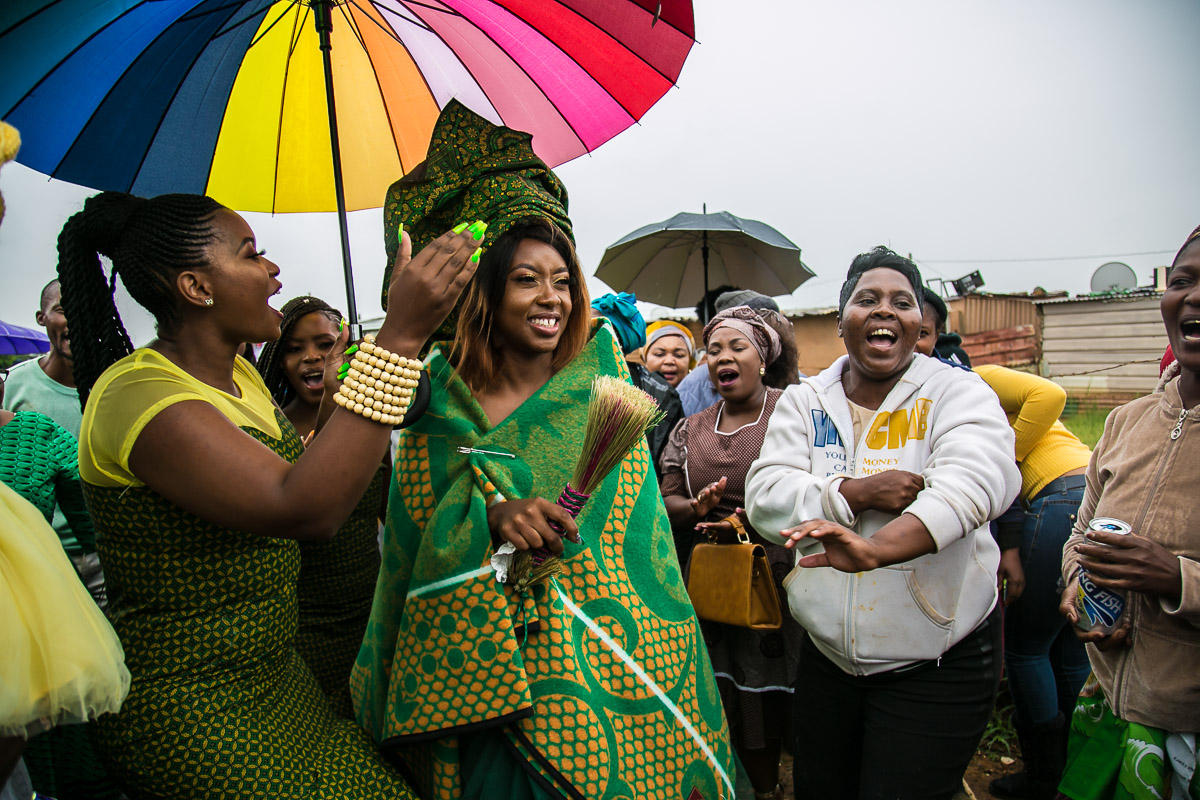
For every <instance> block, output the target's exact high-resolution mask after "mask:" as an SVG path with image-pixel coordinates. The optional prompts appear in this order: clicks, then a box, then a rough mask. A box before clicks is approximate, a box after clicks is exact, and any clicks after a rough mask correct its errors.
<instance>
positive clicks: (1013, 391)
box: [975, 366, 1091, 798]
mask: <svg viewBox="0 0 1200 800" xmlns="http://www.w3.org/2000/svg"><path fill="white" fill-rule="evenodd" d="M975 372H976V373H977V374H978V375H979V377H981V378H983V380H984V381H986V382H987V384H988V385H989V386H991V387H992V389H993V390H994V391H995V392H996V395H997V396H998V397H999V398H1000V405H1001V406H1002V407H1003V408H1004V412H1005V413H1006V414H1007V415H1008V421H1009V424H1010V425H1012V428H1013V432H1014V434H1015V435H1016V458H1017V466H1018V467H1019V468H1020V470H1021V494H1020V496H1019V498H1018V502H1019V503H1020V506H1021V509H1022V511H1023V513H1021V514H1020V517H1019V519H1018V520H1017V525H1016V526H1014V527H1016V528H1017V531H1018V532H1019V538H1017V537H1014V539H1016V540H1015V541H1012V542H1011V543H1010V542H1006V541H1004V535H1005V533H1006V531H1005V530H1004V527H1005V526H1004V525H1003V521H1004V518H1003V517H1002V518H1001V542H1000V547H1001V549H1002V550H1003V549H1004V548H1006V547H1019V551H1020V569H1021V570H1023V572H1024V578H1025V588H1024V591H1023V592H1022V593H1021V595H1020V597H1019V598H1017V599H1016V600H1013V601H1012V602H1011V604H1010V605H1009V606H1008V607H1007V609H1006V613H1005V619H1004V661H1005V663H1006V664H1007V667H1008V685H1009V688H1010V690H1011V691H1012V696H1013V705H1014V715H1013V718H1014V719H1013V721H1014V724H1015V726H1016V728H1017V735H1018V738H1019V740H1020V744H1021V753H1022V757H1023V758H1024V761H1025V769H1024V770H1023V771H1021V772H1018V773H1017V774H1015V775H1009V776H1005V777H1002V778H997V779H996V780H994V781H992V784H991V786H989V787H988V789H989V791H990V792H991V793H992V795H993V796H994V797H1000V798H1043V797H1044V798H1053V797H1054V796H1055V793H1056V787H1057V786H1058V779H1059V776H1060V775H1061V773H1062V768H1063V762H1064V758H1065V753H1064V746H1065V741H1066V736H1065V720H1066V719H1069V718H1070V716H1071V712H1072V710H1073V709H1074V707H1075V698H1076V696H1077V695H1078V694H1079V689H1080V687H1081V686H1082V685H1083V682H1084V680H1086V679H1087V675H1088V672H1089V669H1090V668H1089V666H1088V659H1087V653H1086V652H1085V650H1084V648H1083V647H1082V646H1081V644H1080V643H1079V641H1078V640H1077V639H1076V638H1075V636H1074V635H1073V634H1072V632H1071V630H1070V624H1069V623H1067V622H1066V620H1064V619H1063V617H1062V616H1060V615H1059V613H1058V603H1059V592H1058V589H1057V583H1058V576H1059V572H1060V570H1061V565H1062V551H1063V544H1064V543H1065V542H1066V540H1067V538H1068V537H1069V536H1070V535H1071V526H1072V523H1073V522H1074V520H1075V515H1076V513H1077V512H1078V511H1079V504H1080V503H1081V502H1082V501H1083V490H1084V484H1085V481H1084V470H1085V468H1086V467H1087V464H1088V459H1089V458H1091V451H1090V450H1089V449H1088V447H1087V445H1085V444H1083V442H1081V441H1079V439H1077V438H1076V437H1075V435H1074V434H1072V433H1071V432H1070V431H1068V430H1067V429H1066V427H1065V426H1064V425H1063V424H1062V422H1060V421H1059V415H1060V414H1062V411H1063V407H1064V406H1065V404H1066V401H1067V395H1066V392H1064V391H1063V389H1062V388H1061V387H1060V386H1058V384H1056V383H1054V382H1052V381H1049V380H1046V379H1045V378H1041V377H1038V376H1037V375H1030V374H1029V373H1025V372H1018V371H1016V370H1011V369H1007V368H1005V367H1000V366H978V367H975ZM1006 560H1007V559H1006ZM1010 580H1011V578H1010Z"/></svg>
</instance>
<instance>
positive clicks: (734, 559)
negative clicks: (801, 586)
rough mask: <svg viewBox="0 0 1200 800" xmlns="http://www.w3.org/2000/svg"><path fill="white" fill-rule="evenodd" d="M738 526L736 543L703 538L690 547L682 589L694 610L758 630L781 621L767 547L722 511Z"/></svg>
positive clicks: (709, 618) (711, 618)
mask: <svg viewBox="0 0 1200 800" xmlns="http://www.w3.org/2000/svg"><path fill="white" fill-rule="evenodd" d="M722 521H728V522H730V523H732V524H733V527H734V530H735V531H737V538H738V543H737V544H718V543H717V542H716V537H715V536H714V535H713V534H711V533H710V534H709V537H708V542H702V543H700V544H698V545H696V546H695V547H693V548H692V558H691V562H690V563H689V565H688V580H687V590H688V594H689V595H690V596H691V598H692V606H693V607H694V608H695V609H696V616H697V617H699V618H700V619H703V620H707V621H708V622H723V623H725V624H726V625H737V626H740V627H742V628H752V629H754V630H757V631H772V630H776V629H777V628H779V626H780V625H782V624H783V614H782V613H781V612H780V609H779V593H778V592H776V591H775V581H774V580H773V578H772V576H771V565H770V564H769V563H767V551H766V549H764V548H763V546H762V545H761V544H753V543H751V541H750V535H749V534H747V533H746V528H745V527H744V526H743V525H742V521H741V520H740V519H738V516H737V514H733V515H731V516H729V517H726V518H725V520H722Z"/></svg>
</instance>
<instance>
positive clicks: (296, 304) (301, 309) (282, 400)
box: [257, 295, 342, 408]
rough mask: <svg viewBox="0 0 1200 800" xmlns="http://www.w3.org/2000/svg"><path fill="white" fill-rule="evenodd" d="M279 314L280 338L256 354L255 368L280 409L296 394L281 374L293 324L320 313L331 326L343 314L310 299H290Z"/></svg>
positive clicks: (313, 298)
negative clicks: (327, 319) (326, 318)
mask: <svg viewBox="0 0 1200 800" xmlns="http://www.w3.org/2000/svg"><path fill="white" fill-rule="evenodd" d="M279 311H280V313H281V314H283V321H282V322H281V323H279V338H278V339H276V340H275V341H273V342H267V344H266V345H265V346H264V347H263V349H262V352H261V353H259V354H258V364H257V366H258V371H259V373H260V374H261V375H262V377H263V383H265V384H266V385H267V391H269V392H270V393H271V397H273V398H275V402H276V403H278V404H279V407H280V408H283V407H284V406H286V405H287V404H288V403H290V402H291V401H292V397H293V396H295V394H296V390H295V389H294V388H292V383H291V381H289V380H288V378H287V375H285V374H284V373H283V352H284V348H285V347H287V340H288V339H289V338H291V336H292V329H293V328H295V327H296V323H297V322H299V321H300V320H301V318H303V317H307V316H308V315H309V314H312V313H314V312H320V313H323V314H325V315H326V316H328V317H329V318H330V319H331V320H333V321H334V322H340V321H341V319H342V312H340V311H338V310H337V309H336V308H334V307H333V306H331V305H329V304H328V303H326V302H325V301H324V300H322V299H320V298H319V297H311V296H309V295H303V296H301V297H293V298H292V299H291V300H288V301H287V302H286V303H284V304H283V308H281V309H279Z"/></svg>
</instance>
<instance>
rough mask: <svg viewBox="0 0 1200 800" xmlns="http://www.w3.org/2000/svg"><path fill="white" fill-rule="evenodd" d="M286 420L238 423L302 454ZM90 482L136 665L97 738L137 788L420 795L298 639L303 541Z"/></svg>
mask: <svg viewBox="0 0 1200 800" xmlns="http://www.w3.org/2000/svg"><path fill="white" fill-rule="evenodd" d="M277 422H278V424H279V428H280V430H281V431H282V438H280V439H274V438H272V437H271V436H269V435H268V434H266V433H263V432H262V431H259V430H256V429H252V428H243V430H245V431H246V432H247V433H248V434H250V435H251V436H253V437H255V438H256V439H258V440H259V441H261V442H263V444H265V445H267V446H268V447H270V448H271V449H273V450H274V451H275V452H277V453H278V454H279V455H280V456H282V457H283V458H285V459H287V460H288V461H292V462H294V461H295V460H296V459H298V458H299V456H300V454H301V452H303V445H302V444H301V442H300V437H299V436H298V435H297V433H296V430H295V428H293V427H292V426H291V424H289V423H288V422H287V421H286V420H285V419H284V418H283V417H282V415H279V417H278V419H277ZM85 492H86V494H87V498H88V504H89V506H90V507H91V509H92V515H93V519H94V521H95V524H96V530H97V545H98V549H99V552H100V557H101V559H102V561H103V563H104V568H105V574H106V576H107V581H108V588H109V603H110V606H109V611H110V614H111V617H112V623H113V627H114V628H115V629H116V631H117V633H118V635H119V636H120V637H121V642H122V644H123V645H124V647H125V656H126V663H127V664H128V666H129V670H130V672H131V673H132V675H133V685H132V688H131V690H130V693H129V697H128V698H127V699H126V701H125V704H124V705H123V706H122V707H121V710H120V712H119V713H118V714H110V715H108V716H105V717H102V718H101V719H100V720H98V721H97V723H96V734H95V738H96V742H97V745H98V747H99V749H100V751H101V755H102V757H103V758H104V759H105V761H106V763H107V764H108V766H109V769H110V771H111V772H112V774H113V776H114V777H115V778H116V779H117V780H118V782H119V783H120V784H121V785H122V788H123V789H124V791H125V793H126V794H127V795H129V797H131V798H133V800H141V799H142V798H205V799H206V800H212V799H214V798H230V799H231V800H232V799H233V798H239V800H240V799H241V798H250V797H262V798H272V799H274V798H296V800H300V798H305V799H306V800H309V799H311V798H330V799H331V800H332V798H338V799H339V800H345V799H346V798H363V799H364V800H365V798H385V797H386V798H410V797H413V795H412V794H411V792H410V791H409V790H408V788H407V785H406V784H405V782H404V781H403V779H402V778H401V777H400V775H399V774H398V773H397V772H396V771H395V770H394V769H393V768H392V767H391V766H390V765H388V764H387V763H386V762H385V761H384V759H383V757H382V756H381V755H380V754H379V752H378V751H377V750H376V748H375V746H374V745H373V743H372V742H371V740H370V738H369V737H368V736H367V735H366V734H365V733H364V732H363V731H362V729H361V728H359V727H358V726H357V725H355V724H354V723H353V722H350V721H349V720H342V719H337V718H336V717H335V716H334V715H333V713H332V712H331V711H330V708H329V705H328V703H327V702H326V700H325V697H324V695H323V694H322V692H321V688H320V686H319V685H318V684H317V681H316V680H315V679H314V678H313V676H312V673H311V672H310V671H309V669H308V668H307V667H306V666H305V664H304V661H303V660H302V659H301V658H300V656H299V655H298V654H297V652H296V650H295V648H294V647H293V638H294V636H295V633H296V619H297V611H296V608H297V601H296V581H297V577H298V574H299V570H300V550H299V547H298V546H297V544H296V542H294V541H291V540H288V539H275V538H271V537H267V536H260V535H256V534H251V533H244V532H241V531H235V530H230V529H226V528H221V527H219V526H217V525H214V524H212V523H210V522H207V521H205V520H202V519H200V518H199V517H196V516H195V515H193V514H190V513H188V512H186V511H184V510H183V509H181V508H179V507H177V506H175V505H173V504H171V503H170V502H168V501H167V500H166V499H164V498H163V497H161V496H160V495H158V494H156V493H155V492H153V491H151V490H149V489H148V488H146V487H144V486H141V487H101V486H95V485H93V484H85Z"/></svg>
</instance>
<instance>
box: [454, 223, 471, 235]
mask: <svg viewBox="0 0 1200 800" xmlns="http://www.w3.org/2000/svg"><path fill="white" fill-rule="evenodd" d="M467 225H468V223H466V222H460V223H459V224H457V225H455V226H454V232H455V233H462V232H463V231H465V230H466V229H467Z"/></svg>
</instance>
